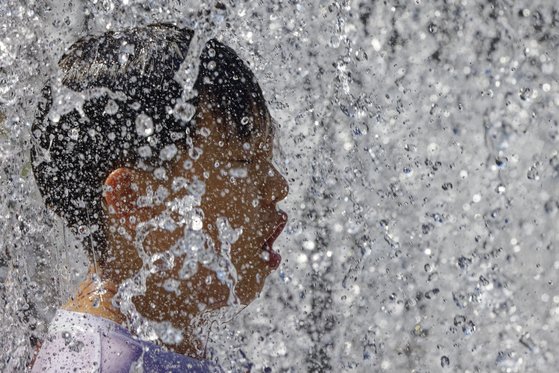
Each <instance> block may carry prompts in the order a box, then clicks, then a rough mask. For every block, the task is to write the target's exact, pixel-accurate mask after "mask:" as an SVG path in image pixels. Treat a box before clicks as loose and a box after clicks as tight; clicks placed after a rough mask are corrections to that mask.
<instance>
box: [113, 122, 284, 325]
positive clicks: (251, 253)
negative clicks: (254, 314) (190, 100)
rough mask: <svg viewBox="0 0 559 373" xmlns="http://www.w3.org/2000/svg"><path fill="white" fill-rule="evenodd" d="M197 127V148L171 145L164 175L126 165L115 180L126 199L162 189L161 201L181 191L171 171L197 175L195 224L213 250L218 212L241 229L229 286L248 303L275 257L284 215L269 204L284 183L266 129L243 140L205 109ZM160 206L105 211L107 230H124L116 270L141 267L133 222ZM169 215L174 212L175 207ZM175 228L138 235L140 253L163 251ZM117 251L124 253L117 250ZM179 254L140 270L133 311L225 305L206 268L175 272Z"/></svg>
mask: <svg viewBox="0 0 559 373" xmlns="http://www.w3.org/2000/svg"><path fill="white" fill-rule="evenodd" d="M197 128H198V131H197V133H196V134H194V136H193V142H194V146H195V147H197V148H199V149H201V151H202V152H201V154H200V156H199V157H198V158H197V159H196V160H192V158H191V157H190V156H189V155H188V154H187V152H186V151H179V153H178V154H177V155H176V157H175V160H174V161H173V162H172V164H171V166H170V167H168V169H167V170H166V175H165V178H161V177H155V176H154V174H153V173H151V172H139V171H134V172H133V174H130V175H129V176H127V177H128V180H124V182H123V180H120V183H121V184H123V185H126V184H128V185H132V186H133V188H132V190H130V191H128V194H129V196H130V198H129V200H132V199H134V198H135V197H134V196H136V195H145V194H147V191H148V189H151V190H153V191H155V190H157V189H158V188H165V189H166V190H168V191H169V192H170V194H169V196H168V197H167V198H166V199H165V200H166V202H168V201H173V200H177V199H179V198H181V197H184V196H185V195H187V193H188V192H187V191H186V190H184V189H183V190H180V191H177V192H173V191H172V190H173V189H172V183H173V181H174V180H177V178H185V179H186V180H189V181H192V180H195V179H196V178H197V179H198V180H201V181H203V183H204V184H205V192H204V194H203V195H202V198H201V204H200V208H201V210H202V212H203V221H202V223H203V230H204V232H205V233H206V234H207V235H208V236H209V238H211V240H212V241H213V242H214V243H215V246H216V250H218V251H219V250H221V249H222V247H221V242H220V240H219V232H218V229H217V226H216V222H217V221H218V219H220V218H226V219H227V221H228V222H229V224H230V226H231V227H232V228H235V229H239V228H240V229H242V234H241V235H240V236H239V237H238V239H237V240H236V241H235V242H234V243H233V244H232V245H231V254H230V256H231V262H232V264H233V265H234V269H235V270H236V273H237V283H236V286H235V293H236V295H237V296H238V299H239V301H240V303H242V304H248V303H250V302H251V301H252V300H254V298H255V297H257V296H258V294H259V293H260V291H261V290H262V287H263V285H264V281H265V279H266V277H267V276H269V275H270V274H271V273H272V271H273V270H274V269H276V268H277V267H278V265H279V263H280V260H281V257H280V256H279V254H278V253H277V252H276V251H275V250H274V249H273V246H272V244H273V241H274V240H275V239H276V238H277V236H279V234H280V233H281V231H282V230H283V228H284V226H285V224H286V222H287V215H286V214H285V213H284V212H282V211H280V210H278V208H277V206H276V205H277V203H278V202H280V201H281V200H283V199H284V198H285V197H286V195H287V192H288V186H287V182H286V180H285V179H284V178H283V177H282V176H281V175H280V173H279V172H278V171H277V169H276V168H275V167H274V166H273V165H272V141H273V134H272V133H270V131H263V132H262V133H261V134H260V135H259V136H255V137H253V138H251V139H241V138H239V137H238V136H235V135H233V134H227V133H224V132H223V131H222V130H219V124H218V122H217V120H216V118H215V117H214V116H212V115H211V114H209V113H207V114H203V115H202V116H201V117H200V118H199V120H198V121H197ZM189 161H190V162H191V167H190V168H188V167H187V169H185V167H184V165H185V162H186V163H187V164H188V163H190V162H189ZM115 189H116V186H115ZM124 194H126V193H124ZM125 199H126V198H125ZM109 202H111V201H109ZM113 203H114V201H113ZM123 203H126V202H123ZM166 209H168V204H167V206H166V203H161V204H159V205H154V206H149V207H143V208H142V207H138V206H134V205H131V206H130V208H129V209H128V211H127V213H128V216H124V219H123V216H122V214H119V213H118V212H117V213H114V212H113V213H112V215H111V214H109V215H110V216H112V218H111V219H110V221H111V226H112V231H113V233H114V232H115V231H118V227H121V226H123V225H124V226H125V229H126V231H127V232H128V233H129V234H130V235H131V236H132V237H128V238H127V239H126V238H125V237H124V236H122V235H118V234H117V235H115V237H116V240H115V241H116V242H115V243H116V245H114V247H115V250H114V251H115V252H114V254H116V255H114V256H113V258H114V260H113V263H114V264H113V266H114V267H119V268H120V270H119V271H118V272H119V273H122V274H130V273H131V272H132V271H137V270H138V269H139V268H140V267H141V260H140V258H139V257H137V255H136V256H134V252H132V251H131V248H130V242H131V241H133V239H134V237H133V236H134V235H135V229H136V227H137V224H138V223H140V222H146V221H148V220H150V219H153V218H155V217H157V216H160V215H161V214H162V213H164V212H165V210H166ZM117 210H118V209H117ZM130 216H133V218H132V219H130ZM171 216H172V217H173V218H174V219H178V218H179V217H178V216H176V214H171ZM130 220H132V221H133V222H132V223H131V222H130ZM123 221H125V223H124V224H123ZM183 235H184V231H183V227H178V228H177V229H175V230H172V231H169V230H167V229H154V230H152V231H151V232H150V233H149V234H148V235H147V237H146V238H145V239H144V240H143V246H144V249H145V250H146V253H147V254H148V255H153V254H155V253H163V252H165V251H169V249H170V248H171V247H172V246H173V245H175V244H176V243H177V242H178V241H179V240H180V239H181V238H182V237H183ZM117 236H118V237H117ZM124 247H126V248H127V249H124V250H120V254H119V253H118V251H119V248H124ZM134 251H135V248H134ZM124 253H127V254H125V255H124V256H123V255H122V254H124ZM187 259H188V258H187V257H186V256H183V257H176V258H175V260H174V265H173V266H172V268H169V269H167V270H165V271H161V272H159V273H154V274H151V275H150V276H149V277H148V280H147V289H146V293H145V295H144V296H142V297H136V298H135V304H136V307H137V309H138V311H140V313H142V314H143V315H144V316H146V317H148V318H151V319H155V320H169V319H171V320H172V319H179V318H180V314H181V313H182V312H185V311H186V312H187V313H190V314H192V313H197V312H199V311H200V310H204V309H217V308H220V307H223V306H225V305H226V304H227V300H228V298H229V295H230V291H229V289H228V287H227V286H226V285H225V284H223V283H222V282H220V281H219V279H218V278H217V276H216V273H215V272H214V271H212V270H210V269H208V268H205V267H204V266H201V265H199V266H198V269H197V272H196V273H195V274H194V275H193V276H191V277H189V278H188V279H182V280H181V279H180V275H179V272H180V269H181V268H182V267H183V263H184V260H187ZM124 277H126V276H124ZM169 280H176V283H177V284H178V287H177V288H176V290H175V291H168V289H165V287H164V284H165V283H166V282H167V283H168V281H169Z"/></svg>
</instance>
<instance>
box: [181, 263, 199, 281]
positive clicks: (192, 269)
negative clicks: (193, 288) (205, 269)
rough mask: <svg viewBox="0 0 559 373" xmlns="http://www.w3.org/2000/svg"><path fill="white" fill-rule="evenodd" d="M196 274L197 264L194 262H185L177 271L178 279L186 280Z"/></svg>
mask: <svg viewBox="0 0 559 373" xmlns="http://www.w3.org/2000/svg"><path fill="white" fill-rule="evenodd" d="M196 272H198V263H197V262H196V261H194V260H187V261H185V262H184V264H183V266H182V268H181V270H180V271H179V277H180V278H181V279H183V280H186V279H189V278H191V277H192V276H194V275H195V274H196Z"/></svg>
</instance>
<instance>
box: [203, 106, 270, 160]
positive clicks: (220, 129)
mask: <svg viewBox="0 0 559 373" xmlns="http://www.w3.org/2000/svg"><path fill="white" fill-rule="evenodd" d="M198 119H199V120H197V123H196V137H197V138H199V139H200V137H202V139H200V140H203V142H204V147H208V146H210V145H213V146H217V147H218V148H220V149H221V150H220V151H221V153H223V155H225V156H229V157H237V158H238V159H239V160H250V159H252V158H253V157H262V156H263V157H266V158H271V156H272V150H273V141H274V135H275V127H274V124H273V122H272V120H271V117H270V115H269V114H268V113H267V111H266V112H264V113H262V112H260V113H258V112H257V113H255V114H254V115H252V116H251V117H250V118H248V117H247V118H243V119H241V122H242V121H245V120H244V119H246V121H245V123H238V120H236V119H234V118H232V117H228V116H224V115H222V114H221V113H220V112H219V111H215V110H212V108H211V106H210V107H206V108H204V109H203V110H202V111H201V115H199V117H198ZM208 130H209V131H208ZM208 132H209V133H208ZM210 143H212V144H210Z"/></svg>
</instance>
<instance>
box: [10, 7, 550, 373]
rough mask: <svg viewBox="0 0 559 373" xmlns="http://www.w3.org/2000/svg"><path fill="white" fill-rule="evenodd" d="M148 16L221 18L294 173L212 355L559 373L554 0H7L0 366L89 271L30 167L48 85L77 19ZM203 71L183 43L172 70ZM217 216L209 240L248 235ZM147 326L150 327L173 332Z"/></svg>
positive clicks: (85, 22)
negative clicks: (248, 292)
mask: <svg viewBox="0 0 559 373" xmlns="http://www.w3.org/2000/svg"><path fill="white" fill-rule="evenodd" d="M157 22H167V23H169V22H170V23H175V24H177V25H180V26H182V27H189V28H191V29H193V30H194V31H195V33H196V37H195V39H194V40H193V42H192V47H191V53H192V54H193V55H194V56H196V55H197V53H198V54H199V50H200V49H201V47H202V46H203V45H204V43H205V42H206V41H207V40H209V39H211V38H217V39H218V40H220V41H222V42H223V43H224V44H227V45H229V46H230V47H232V48H233V49H234V50H235V51H237V53H238V54H239V56H240V57H241V58H242V59H243V60H244V61H246V62H247V64H248V65H249V66H250V68H251V70H252V71H253V72H254V74H255V75H256V77H257V79H258V81H259V84H260V86H261V87H262V91H263V92H264V96H265V98H266V100H267V102H268V107H269V109H270V111H271V114H272V116H273V118H274V121H275V122H276V126H277V132H276V140H275V143H276V144H275V146H276V148H275V149H274V163H275V164H276V165H277V168H278V169H279V170H280V171H281V172H282V174H283V175H284V176H285V177H286V179H287V180H288V182H289V187H290V193H289V195H288V197H287V198H286V199H285V200H284V201H283V202H281V204H280V205H281V208H282V209H283V210H285V211H286V212H287V213H288V215H289V222H288V224H287V227H286V229H285V231H284V232H283V234H282V235H281V236H280V238H279V239H278V240H277V241H276V244H275V247H276V249H277V250H278V251H280V252H281V254H282V257H283V262H282V264H281V266H280V267H279V268H278V270H276V271H275V272H274V273H273V274H272V275H271V276H270V277H269V278H268V279H267V281H266V286H265V287H264V290H263V293H262V294H261V296H260V297H259V298H258V299H257V300H256V301H255V302H253V303H252V304H251V305H250V306H248V307H247V308H246V309H243V310H242V311H241V312H238V311H239V308H238V307H233V308H232V311H229V313H228V314H227V315H225V314H224V315H223V317H220V318H217V320H219V321H217V322H213V323H212V324H211V325H212V327H211V331H209V332H208V333H209V334H208V335H209V337H208V338H207V348H208V351H209V354H208V356H210V357H211V359H212V360H213V361H216V362H218V363H219V365H220V366H221V367H222V368H223V369H224V370H225V371H233V372H240V371H246V369H247V367H251V368H252V371H253V372H304V371H312V372H323V371H324V372H328V371H333V372H376V371H378V372H418V373H419V372H438V371H441V372H444V371H448V372H451V371H452V372H458V371H460V372H530V371H533V372H552V371H555V369H556V367H557V366H558V365H559V347H558V346H559V337H558V334H557V332H556V329H557V328H558V327H559V279H558V276H557V273H558V271H559V253H558V251H557V250H559V237H558V232H559V185H558V183H559V124H558V118H559V81H558V78H559V65H558V63H557V58H558V54H557V50H558V47H559V5H558V4H557V3H556V2H555V1H553V0H530V1H527V0H522V1H512V0H493V1H487V0H435V1H426V0H409V1H408V0H406V1H404V0H387V1H376V0H367V1H364V0H346V1H320V0H311V1H297V0H289V1H287V0H283V1H282V0H264V1H233V0H226V1H220V2H218V1H172V0H158V1H157V0H143V1H140V0H118V1H117V0H71V1H66V0H42V1H33V0H27V1H23V0H20V1H18V0H4V1H1V2H0V296H1V304H2V312H0V330H2V337H0V347H1V349H0V351H1V358H0V370H1V371H6V372H8V371H25V370H26V367H27V366H28V364H29V362H30V358H31V355H32V353H33V351H34V347H33V346H34V345H35V344H36V341H38V340H41V339H42V338H43V337H44V335H45V333H46V331H47V327H48V324H49V322H50V319H51V318H52V317H53V315H54V312H55V311H56V309H57V308H58V307H59V306H60V304H62V303H64V302H65V301H66V300H67V299H68V297H69V296H70V295H71V294H72V293H73V292H74V291H75V287H76V286H77V284H78V283H79V282H80V280H81V279H82V278H83V277H84V275H85V272H86V270H87V262H88V260H87V257H86V255H85V253H84V250H83V248H82V246H81V244H80V242H79V240H78V239H77V238H76V237H74V236H73V235H72V233H71V232H70V231H69V230H68V229H67V228H66V227H65V224H64V222H63V221H62V220H61V219H60V218H59V217H58V216H57V215H55V214H54V213H53V212H51V211H50V210H48V209H47V208H46V207H45V206H44V203H43V201H42V198H41V195H40V194H39V191H38V188H37V186H36V182H35V179H34V177H33V172H32V171H31V166H30V156H29V151H30V147H31V144H30V139H31V125H32V123H33V120H34V118H35V115H36V108H37V103H38V102H37V100H38V97H39V93H40V91H41V88H42V87H43V86H44V84H45V82H46V81H47V79H49V78H51V77H56V76H57V74H58V73H59V72H58V68H57V62H58V60H59V59H60V57H61V56H62V55H63V54H64V52H65V51H66V50H67V48H68V47H69V46H70V45H71V44H72V43H73V42H74V41H76V40H77V39H78V38H80V37H82V36H84V35H87V34H98V33H101V32H104V31H107V30H121V29H126V28H130V27H133V26H137V25H147V24H151V23H157ZM197 48H198V49H197ZM196 75H197V66H196V60H195V59H192V60H188V58H187V60H186V61H185V63H184V64H183V69H182V70H181V72H180V73H179V74H177V80H179V81H180V82H181V83H182V84H184V85H185V86H188V85H189V84H190V85H191V84H192V83H193V79H195V78H196ZM185 99H187V98H185ZM61 110H62V109H61ZM190 202H191V203H194V202H195V201H194V200H191V201H190ZM192 206H193V207H192ZM192 206H191V207H192V209H190V210H188V211H186V212H185V214H192V213H194V212H195V208H194V207H195V203H194V205H192ZM189 216H190V215H189ZM189 219H191V220H192V216H190V218H189ZM221 224H222V228H223V232H224V233H223V235H222V236H220V237H221V238H222V239H223V240H222V242H221V243H222V244H223V242H229V243H232V242H234V241H235V240H236V237H237V236H238V235H239V234H242V227H231V226H229V224H228V222H227V221H226V220H224V221H221ZM191 228H192V227H190V228H188V227H186V226H184V227H180V229H191ZM191 233H192V232H191ZM189 237H191V238H192V237H195V235H194V236H193V235H190V236H189ZM224 237H225V238H224ZM198 238H199V239H200V240H202V241H203V240H204V238H203V237H202V238H200V237H198ZM192 265H193V266H195V265H196V264H195V263H194V264H192ZM224 268H225V269H224ZM227 268H230V267H227V266H226V267H223V268H221V269H222V270H226V269H227ZM186 270H188V268H187V269H186ZM213 270H215V271H219V270H220V269H219V268H213ZM227 271H228V272H227ZM227 271H226V272H227V273H224V274H223V276H225V277H223V278H224V279H225V280H224V281H231V285H230V287H231V288H234V284H233V282H234V281H235V276H234V273H233V272H231V271H230V270H227ZM136 284H137V282H136ZM168 286H169V289H170V291H172V290H173V284H171V283H170V284H168ZM131 287H132V288H133V285H131ZM133 291H141V287H140V288H136V289H133ZM132 294H133V293H128V294H126V293H125V294H124V295H123V297H124V298H123V299H125V298H126V296H128V297H130V296H131V295H132ZM232 297H233V298H234V294H232ZM230 303H231V304H232V305H234V304H235V303H236V302H235V300H234V299H230ZM123 304H124V305H126V302H125V301H123ZM130 304H131V303H130V302H128V305H130ZM126 312H130V313H131V314H133V313H134V312H135V311H134V309H132V308H128V309H126ZM156 329H157V328H156ZM160 329H161V328H159V329H157V330H156V331H155V335H153V337H154V338H155V339H156V338H164V337H165V336H167V338H173V335H174V334H172V333H169V330H168V329H165V328H163V329H165V330H163V331H161V330H160ZM158 330H159V331H158ZM152 332H153V330H152ZM140 334H141V333H140ZM152 334H153V333H152ZM147 336H149V333H148V332H147V331H146V333H145V334H144V335H143V337H147Z"/></svg>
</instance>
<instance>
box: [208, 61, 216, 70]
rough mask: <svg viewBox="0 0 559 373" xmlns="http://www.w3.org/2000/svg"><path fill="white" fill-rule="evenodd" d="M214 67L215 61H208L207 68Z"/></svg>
mask: <svg viewBox="0 0 559 373" xmlns="http://www.w3.org/2000/svg"><path fill="white" fill-rule="evenodd" d="M213 69H215V61H210V62H208V70H210V71H211V70H213Z"/></svg>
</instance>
